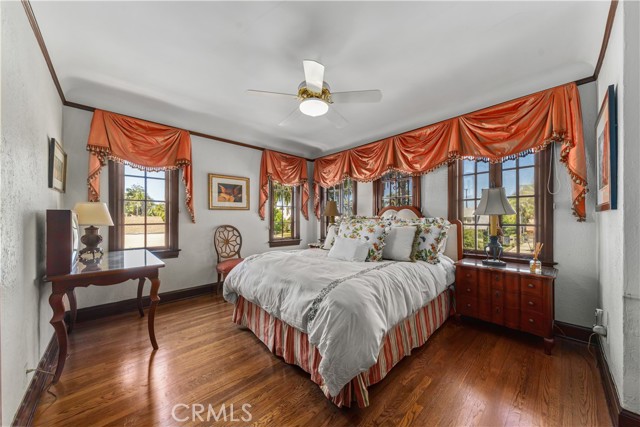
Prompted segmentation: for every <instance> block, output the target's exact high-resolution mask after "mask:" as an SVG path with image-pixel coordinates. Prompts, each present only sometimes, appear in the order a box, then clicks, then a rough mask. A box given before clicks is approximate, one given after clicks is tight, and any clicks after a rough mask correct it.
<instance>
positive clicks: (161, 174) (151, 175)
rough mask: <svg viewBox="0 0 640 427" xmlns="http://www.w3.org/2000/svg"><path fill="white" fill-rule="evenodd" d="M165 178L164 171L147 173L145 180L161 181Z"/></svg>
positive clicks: (165, 173)
mask: <svg viewBox="0 0 640 427" xmlns="http://www.w3.org/2000/svg"><path fill="white" fill-rule="evenodd" d="M166 176H167V172H165V171H156V172H147V178H162V179H164V178H165V177H166Z"/></svg>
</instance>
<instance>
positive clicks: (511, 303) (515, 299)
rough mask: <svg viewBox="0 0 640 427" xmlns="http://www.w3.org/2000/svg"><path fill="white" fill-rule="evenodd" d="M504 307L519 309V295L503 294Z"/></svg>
mask: <svg viewBox="0 0 640 427" xmlns="http://www.w3.org/2000/svg"><path fill="white" fill-rule="evenodd" d="M504 306H505V308H515V309H516V310H517V309H519V308H520V294H514V293H511V292H505V293H504Z"/></svg>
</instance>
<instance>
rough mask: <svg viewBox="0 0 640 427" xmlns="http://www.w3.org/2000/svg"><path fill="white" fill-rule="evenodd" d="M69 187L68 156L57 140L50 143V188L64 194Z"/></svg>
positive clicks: (53, 139) (52, 139)
mask: <svg viewBox="0 0 640 427" xmlns="http://www.w3.org/2000/svg"><path fill="white" fill-rule="evenodd" d="M66 185H67V154H66V153H65V152H64V150H63V149H62V145H60V143H59V142H58V141H56V140H55V138H51V141H49V188H53V189H54V190H57V191H59V192H61V193H64V191H65V187H66Z"/></svg>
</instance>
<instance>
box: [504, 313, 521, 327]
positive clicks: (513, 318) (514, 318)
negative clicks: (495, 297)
mask: <svg viewBox="0 0 640 427" xmlns="http://www.w3.org/2000/svg"><path fill="white" fill-rule="evenodd" d="M504 326H506V327H508V328H513V329H519V328H520V310H518V309H517V308H505V309H504Z"/></svg>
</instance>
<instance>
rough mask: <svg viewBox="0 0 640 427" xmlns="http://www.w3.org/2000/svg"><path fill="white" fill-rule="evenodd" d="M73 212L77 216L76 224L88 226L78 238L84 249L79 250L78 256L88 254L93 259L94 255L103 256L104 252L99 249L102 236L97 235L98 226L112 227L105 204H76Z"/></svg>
mask: <svg viewBox="0 0 640 427" xmlns="http://www.w3.org/2000/svg"><path fill="white" fill-rule="evenodd" d="M73 210H74V211H76V213H77V214H78V224H80V225H88V227H87V228H85V229H84V231H85V234H84V236H82V237H81V238H80V241H81V242H82V243H84V244H85V248H83V249H82V250H80V256H82V255H84V254H90V255H92V256H93V258H95V257H96V254H100V255H103V254H104V252H103V250H102V248H100V243H101V242H102V236H101V235H100V233H99V228H98V226H104V225H108V226H113V220H112V219H111V215H110V214H109V209H108V208H107V204H106V203H100V202H83V203H76V206H75V208H73Z"/></svg>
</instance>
